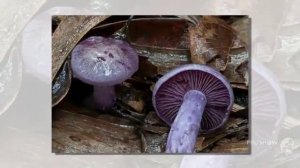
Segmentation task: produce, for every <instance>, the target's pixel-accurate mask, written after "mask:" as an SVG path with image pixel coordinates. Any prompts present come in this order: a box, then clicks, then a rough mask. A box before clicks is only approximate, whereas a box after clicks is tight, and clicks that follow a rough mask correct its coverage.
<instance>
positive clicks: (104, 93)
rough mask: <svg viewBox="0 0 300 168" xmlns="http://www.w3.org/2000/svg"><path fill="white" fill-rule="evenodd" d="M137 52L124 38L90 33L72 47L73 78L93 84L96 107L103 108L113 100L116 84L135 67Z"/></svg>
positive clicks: (132, 72)
mask: <svg viewBox="0 0 300 168" xmlns="http://www.w3.org/2000/svg"><path fill="white" fill-rule="evenodd" d="M138 62H139V61H138V55H137V53H136V51H135V50H134V49H133V48H132V47H131V46H130V45H129V44H128V43H127V42H126V41H124V40H119V39H114V38H105V37H101V36H91V37H89V38H87V39H85V40H83V41H81V42H80V43H79V44H77V46H76V47H75V48H74V49H73V51H72V57H71V66H72V70H73V74H74V77H75V78H78V79H79V80H81V81H82V82H84V83H87V84H90V85H93V86H94V92H93V97H94V101H95V105H96V108H98V109H101V110H105V109H108V108H110V107H112V106H113V104H114V102H115V99H116V97H115V89H114V86H115V85H116V84H120V83H121V82H123V81H125V80H126V79H128V78H130V77H131V76H132V75H133V74H134V73H135V72H136V71H137V69H138Z"/></svg>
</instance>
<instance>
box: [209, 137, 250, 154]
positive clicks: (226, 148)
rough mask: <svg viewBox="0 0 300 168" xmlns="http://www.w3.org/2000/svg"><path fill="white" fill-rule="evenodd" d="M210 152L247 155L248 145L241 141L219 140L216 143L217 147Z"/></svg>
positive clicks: (246, 142) (245, 141)
mask: <svg viewBox="0 0 300 168" xmlns="http://www.w3.org/2000/svg"><path fill="white" fill-rule="evenodd" d="M212 152H217V153H235V154H236V153H243V154H244V153H249V152H250V148H249V143H248V141H247V140H242V141H239V142H232V141H230V140H229V141H226V140H221V141H219V142H218V143H217V146H216V147H214V148H213V149H212Z"/></svg>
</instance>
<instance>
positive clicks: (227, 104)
mask: <svg viewBox="0 0 300 168" xmlns="http://www.w3.org/2000/svg"><path fill="white" fill-rule="evenodd" d="M233 100H234V98H233V91H232V88H231V87H230V84H229V82H228V81H227V79H226V78H225V77H224V76H223V75H222V74H221V73H220V72H218V71H217V70H215V69H213V68H211V67H209V66H206V65H200V64H189V65H183V66H180V67H178V68H176V69H173V70H171V71H170V72H168V73H167V74H165V75H164V76H163V77H162V78H160V79H159V80H158V81H157V83H156V85H155V87H154V90H153V106H154V108H155V110H156V112H157V114H158V116H159V117H160V118H161V119H162V120H163V121H165V122H166V123H167V124H169V125H170V126H171V130H170V132H169V135H168V139H167V145H166V152H167V153H192V152H194V148H195V143H196V139H197V136H198V134H199V132H211V131H214V130H216V129H218V128H220V127H221V126H222V125H223V124H224V123H225V121H226V120H227V119H228V116H229V113H230V110H231V108H232V105H233Z"/></svg>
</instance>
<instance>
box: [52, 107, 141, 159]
mask: <svg viewBox="0 0 300 168" xmlns="http://www.w3.org/2000/svg"><path fill="white" fill-rule="evenodd" d="M69 109H73V111H69V110H67V109H61V108H60V107H59V108H56V109H54V112H53V123H52V142H53V145H52V149H53V152H55V153H77V154H78V153H140V152H141V146H140V144H141V140H140V138H139V136H138V135H137V134H136V128H135V127H134V126H133V125H132V124H131V123H130V122H128V121H127V120H126V119H122V118H118V117H114V116H109V115H99V114H98V115H97V117H92V116H90V115H85V114H82V112H81V109H78V108H76V107H72V108H69ZM90 113H93V114H95V113H94V112H93V111H91V112H90Z"/></svg>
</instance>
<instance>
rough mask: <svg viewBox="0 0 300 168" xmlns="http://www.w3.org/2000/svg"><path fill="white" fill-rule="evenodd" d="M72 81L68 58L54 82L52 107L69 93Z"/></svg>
mask: <svg viewBox="0 0 300 168" xmlns="http://www.w3.org/2000/svg"><path fill="white" fill-rule="evenodd" d="M71 81H72V71H71V65H70V61H69V60H66V61H65V63H64V65H63V66H62V69H61V70H60V71H59V72H58V75H57V77H56V78H55V79H54V80H53V84H52V107H53V106H55V105H57V104H58V103H59V102H60V101H61V100H62V99H63V98H64V97H65V96H66V95H67V93H68V91H69V89H70V86H71Z"/></svg>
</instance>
